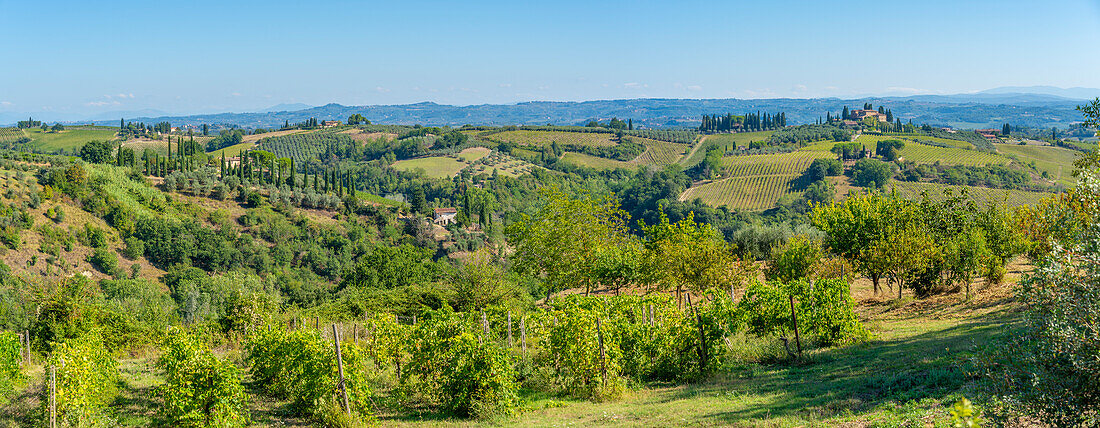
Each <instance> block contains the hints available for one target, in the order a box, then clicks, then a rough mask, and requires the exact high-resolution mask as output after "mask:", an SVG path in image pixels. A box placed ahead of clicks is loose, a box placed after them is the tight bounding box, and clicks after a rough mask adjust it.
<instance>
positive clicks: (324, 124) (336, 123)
mask: <svg viewBox="0 0 1100 428" xmlns="http://www.w3.org/2000/svg"><path fill="white" fill-rule="evenodd" d="M333 126H340V121H339V120H326V121H324V122H321V127H322V128H331V127H333Z"/></svg>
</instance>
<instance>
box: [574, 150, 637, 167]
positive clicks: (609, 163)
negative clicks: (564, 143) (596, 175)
mask: <svg viewBox="0 0 1100 428" xmlns="http://www.w3.org/2000/svg"><path fill="white" fill-rule="evenodd" d="M561 160H562V161H563V162H569V163H571V164H573V165H577V166H584V167H589V168H595V169H616V168H626V169H634V168H635V167H637V166H638V164H636V163H634V161H621V160H615V159H608V158H601V157H598V156H592V155H587V154H584V153H574V152H565V153H564V154H562V156H561Z"/></svg>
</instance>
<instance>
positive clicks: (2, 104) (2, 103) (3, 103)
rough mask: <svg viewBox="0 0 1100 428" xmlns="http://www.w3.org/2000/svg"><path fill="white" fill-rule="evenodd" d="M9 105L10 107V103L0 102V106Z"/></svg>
mask: <svg viewBox="0 0 1100 428" xmlns="http://www.w3.org/2000/svg"><path fill="white" fill-rule="evenodd" d="M10 105H12V103H11V101H0V106H10Z"/></svg>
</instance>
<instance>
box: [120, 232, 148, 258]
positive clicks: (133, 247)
mask: <svg viewBox="0 0 1100 428" xmlns="http://www.w3.org/2000/svg"><path fill="white" fill-rule="evenodd" d="M122 255H124V256H126V258H128V259H130V260H134V259H136V258H138V257H141V256H143V255H145V242H143V241H142V240H141V239H138V238H137V237H136V236H131V237H129V238H126V248H124V249H123V250H122Z"/></svg>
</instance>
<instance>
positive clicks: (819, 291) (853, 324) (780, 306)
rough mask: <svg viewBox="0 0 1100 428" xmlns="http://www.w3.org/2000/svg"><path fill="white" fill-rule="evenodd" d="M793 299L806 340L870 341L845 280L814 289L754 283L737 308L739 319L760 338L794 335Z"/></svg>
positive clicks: (829, 342)
mask: <svg viewBox="0 0 1100 428" xmlns="http://www.w3.org/2000/svg"><path fill="white" fill-rule="evenodd" d="M792 295H793V296H794V298H795V312H796V313H797V314H798V327H799V330H800V333H801V335H802V336H804V337H813V338H815V339H816V340H817V341H818V343H820V344H822V345H825V346H833V345H841V344H845V343H849V342H852V341H855V340H860V339H863V338H866V337H867V330H866V329H864V327H863V324H862V323H860V322H859V319H858V317H856V314H855V302H854V301H853V300H852V297H851V294H850V287H849V285H848V282H847V281H846V280H844V279H823V280H818V281H816V282H814V283H813V284H812V285H811V284H810V283H809V282H806V281H801V280H799V281H793V282H789V283H786V284H783V283H776V284H775V285H770V284H763V283H759V282H754V283H752V284H750V285H749V288H748V290H746V291H745V296H744V297H742V298H741V301H740V302H738V304H737V312H738V315H737V318H738V320H739V322H740V323H741V325H742V326H744V327H745V328H748V329H749V331H751V332H753V333H756V334H773V333H785V332H789V331H792V329H793V320H792V319H791V304H790V296H792Z"/></svg>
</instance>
